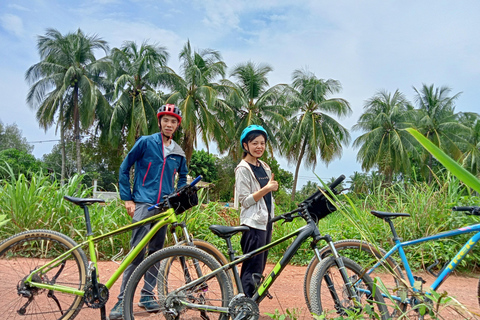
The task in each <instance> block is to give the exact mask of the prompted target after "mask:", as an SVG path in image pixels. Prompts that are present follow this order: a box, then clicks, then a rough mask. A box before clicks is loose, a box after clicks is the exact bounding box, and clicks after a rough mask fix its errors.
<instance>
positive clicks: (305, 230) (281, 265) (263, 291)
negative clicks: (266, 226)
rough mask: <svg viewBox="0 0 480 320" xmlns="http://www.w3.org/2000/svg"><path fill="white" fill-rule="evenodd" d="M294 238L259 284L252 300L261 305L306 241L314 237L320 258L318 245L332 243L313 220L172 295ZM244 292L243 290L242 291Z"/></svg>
mask: <svg viewBox="0 0 480 320" xmlns="http://www.w3.org/2000/svg"><path fill="white" fill-rule="evenodd" d="M293 237H296V238H295V240H294V241H293V243H292V244H291V245H290V246H289V247H288V248H287V250H286V251H285V253H284V254H283V256H282V258H281V259H280V261H278V262H277V263H276V265H275V266H274V268H273V270H272V271H271V272H270V274H269V275H268V276H267V277H266V278H265V279H264V280H263V281H262V282H261V283H260V284H259V286H258V288H257V291H256V292H255V294H254V296H253V297H252V300H254V301H255V302H256V303H257V304H258V303H260V302H261V301H262V300H263V299H264V298H265V297H266V295H267V290H268V288H270V286H271V285H272V284H273V283H274V282H275V280H276V279H277V278H278V277H279V275H280V274H281V272H282V271H283V270H284V269H285V267H286V266H287V265H288V263H289V262H290V260H291V259H292V257H293V255H294V254H295V253H296V252H297V251H298V249H299V248H300V246H301V245H302V243H303V242H305V240H306V239H307V238H309V237H312V238H313V240H312V248H314V250H315V253H316V255H317V257H319V256H320V254H319V250H318V248H317V247H316V245H315V244H316V243H317V242H318V241H320V240H327V241H330V242H332V240H331V238H330V237H329V236H328V235H327V236H323V237H322V236H321V235H320V231H319V230H318V227H317V225H316V224H315V222H313V221H312V220H310V221H309V222H307V225H305V226H303V227H301V228H299V229H297V230H295V231H293V232H291V233H290V234H288V235H286V236H284V237H282V238H280V239H277V240H275V241H272V242H271V243H269V244H267V245H265V246H263V247H261V248H258V249H256V250H254V251H251V252H249V253H247V254H244V255H241V256H238V257H237V258H236V259H235V260H233V261H231V262H229V263H228V264H226V265H224V266H222V267H220V268H218V269H216V270H213V271H212V272H210V273H208V274H206V275H204V276H202V277H200V278H198V279H196V280H194V281H192V282H190V283H188V284H185V285H184V286H182V287H180V288H177V289H175V290H174V291H172V292H171V294H172V295H175V294H176V293H178V292H179V291H182V290H186V289H189V288H192V287H195V286H197V285H199V284H201V283H202V282H204V281H205V280H207V279H210V278H212V277H214V276H215V275H217V274H218V273H220V272H222V271H225V270H228V269H230V268H236V265H238V264H239V263H241V262H243V261H245V260H247V259H250V258H251V257H252V256H255V255H257V254H259V253H261V252H264V251H266V250H269V249H270V248H272V247H274V246H276V245H278V244H280V243H282V242H284V241H286V240H288V239H290V238H293ZM333 250H334V254H335V255H336V256H338V254H337V252H336V250H335V247H333ZM237 286H241V283H237ZM349 287H350V288H351V287H353V285H352V284H351V283H350V286H349ZM242 291H243V290H242ZM181 303H182V304H183V305H184V306H185V307H187V308H197V309H200V310H205V311H209V312H220V313H228V312H229V309H228V307H215V306H207V305H197V304H193V303H188V302H185V301H182V302H181Z"/></svg>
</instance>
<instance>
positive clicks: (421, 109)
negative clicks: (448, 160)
mask: <svg viewBox="0 0 480 320" xmlns="http://www.w3.org/2000/svg"><path fill="white" fill-rule="evenodd" d="M413 89H414V90H415V92H416V96H415V102H416V104H417V106H418V112H417V118H416V120H415V122H416V128H417V129H418V131H419V132H421V133H422V134H423V135H424V136H425V137H426V138H427V139H429V140H430V141H432V143H433V144H435V145H436V146H438V147H440V148H441V149H443V150H444V151H445V152H447V153H448V154H449V155H450V156H451V157H453V158H454V159H457V160H458V159H459V158H460V157H461V156H462V152H461V150H460V148H459V147H458V145H459V142H461V140H462V138H461V136H462V135H463V134H465V132H466V131H468V128H467V127H466V126H464V125H463V124H461V123H460V122H459V121H458V114H456V113H455V100H457V99H458V97H459V96H460V93H457V94H455V95H453V96H450V93H451V89H450V88H448V87H445V86H443V87H440V88H435V87H434V85H433V84H432V85H430V86H427V85H425V84H423V85H422V87H421V88H420V89H416V88H415V87H414V88H413ZM421 163H426V164H427V165H426V166H424V167H423V170H422V172H423V174H424V175H425V176H427V175H428V181H429V182H430V181H431V179H432V173H431V168H432V163H433V157H432V155H431V154H430V153H428V152H426V151H424V154H423V161H421ZM427 166H428V167H427ZM429 168H430V169H429Z"/></svg>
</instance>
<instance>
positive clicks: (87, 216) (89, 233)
mask: <svg viewBox="0 0 480 320" xmlns="http://www.w3.org/2000/svg"><path fill="white" fill-rule="evenodd" d="M80 207H82V208H83V213H84V215H85V223H86V225H87V237H88V236H93V232H92V223H91V222H90V213H89V212H88V205H87V204H82V205H80Z"/></svg>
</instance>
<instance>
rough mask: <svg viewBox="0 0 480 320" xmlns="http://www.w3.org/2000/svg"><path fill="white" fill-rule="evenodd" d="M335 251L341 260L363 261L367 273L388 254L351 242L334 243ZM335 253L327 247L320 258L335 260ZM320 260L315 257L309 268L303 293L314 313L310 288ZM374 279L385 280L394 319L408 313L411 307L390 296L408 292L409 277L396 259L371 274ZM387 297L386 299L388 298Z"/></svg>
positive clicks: (388, 302) (376, 248)
mask: <svg viewBox="0 0 480 320" xmlns="http://www.w3.org/2000/svg"><path fill="white" fill-rule="evenodd" d="M334 245H335V249H336V250H337V251H338V253H339V254H340V255H341V256H344V257H347V258H349V259H351V260H353V261H356V262H358V261H362V263H361V265H362V266H363V267H365V269H369V268H370V267H372V266H373V265H375V264H376V263H377V262H378V261H380V260H381V259H382V257H384V256H385V255H386V254H387V252H386V251H385V250H384V249H382V248H381V247H378V246H376V245H374V244H371V243H368V242H366V241H362V240H356V239H347V240H340V241H335V242H334ZM331 254H332V251H331V249H330V247H329V246H325V247H323V248H322V249H321V250H320V257H321V258H322V259H325V258H327V257H329V256H331ZM318 263H319V261H318V259H317V257H316V256H315V257H313V258H312V260H310V263H309V264H308V267H307V270H306V272H305V279H304V283H303V292H304V296H305V301H306V303H307V307H308V309H309V310H310V311H312V309H311V306H310V284H311V283H312V280H311V279H312V277H313V271H314V270H315V268H316V266H317V265H318ZM368 275H369V276H370V278H372V279H374V278H379V279H381V280H382V283H383V286H384V289H386V290H387V291H388V294H385V295H384V300H385V302H387V305H388V311H389V314H390V317H392V318H396V317H398V316H400V315H401V314H402V313H404V312H405V311H406V309H407V304H405V303H402V302H400V301H399V300H398V299H397V300H395V299H393V298H392V300H390V299H389V297H388V295H390V296H392V297H399V296H400V295H401V293H402V292H405V293H406V292H407V286H406V285H405V283H406V282H405V281H404V279H405V277H404V275H403V272H402V269H401V268H400V266H399V265H398V264H397V263H396V261H395V260H394V259H392V257H388V258H387V259H386V260H385V261H384V262H383V263H381V264H380V265H379V266H378V267H377V268H376V269H375V270H372V271H371V272H369V274H368ZM385 297H386V298H385Z"/></svg>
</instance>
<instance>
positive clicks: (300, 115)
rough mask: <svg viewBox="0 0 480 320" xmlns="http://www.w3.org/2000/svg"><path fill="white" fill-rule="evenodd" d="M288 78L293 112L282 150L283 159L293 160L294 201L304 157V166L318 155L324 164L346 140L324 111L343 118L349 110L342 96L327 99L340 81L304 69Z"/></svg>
mask: <svg viewBox="0 0 480 320" xmlns="http://www.w3.org/2000/svg"><path fill="white" fill-rule="evenodd" d="M292 79H293V82H292V93H291V97H290V103H289V105H290V107H292V109H293V110H296V112H295V114H294V117H293V118H292V119H291V120H290V125H289V128H288V130H286V131H287V132H288V135H287V136H288V141H285V142H284V150H285V154H286V155H287V159H288V160H289V161H290V162H296V169H295V178H294V181H293V188H292V201H294V199H295V188H296V186H297V180H298V172H299V169H300V165H301V163H302V160H303V159H304V157H305V158H306V164H305V165H306V166H307V167H315V165H316V164H317V157H318V156H320V159H321V161H323V162H325V163H326V164H328V163H329V162H331V161H332V160H333V159H335V158H337V157H340V156H341V154H342V150H343V147H342V145H344V144H348V143H349V141H350V134H349V132H348V130H347V129H346V128H345V127H343V126H342V125H341V124H340V123H339V122H338V121H337V120H335V119H334V118H332V117H331V116H330V115H328V114H327V113H329V114H332V115H335V116H338V117H343V116H346V115H348V114H350V113H351V111H352V110H351V109H350V104H349V103H348V101H346V100H345V99H341V98H327V97H328V96H329V95H331V94H335V93H338V92H340V90H341V85H340V82H338V81H336V80H332V79H328V80H324V79H319V78H317V77H316V76H315V74H313V73H312V72H309V71H306V70H295V71H294V72H293V76H292Z"/></svg>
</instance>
